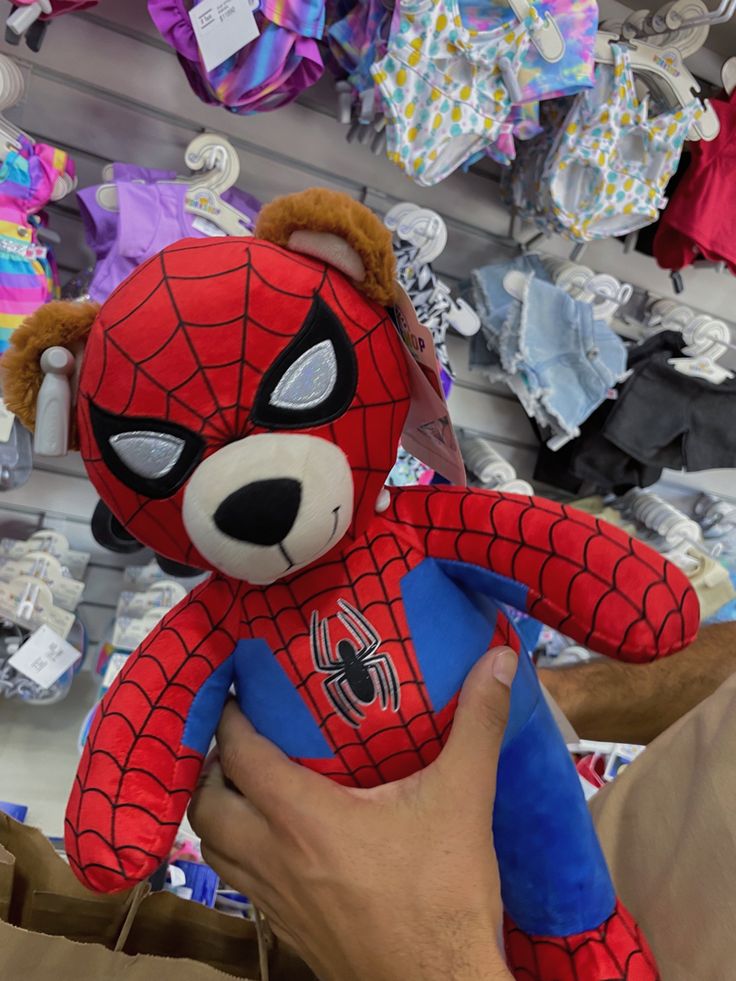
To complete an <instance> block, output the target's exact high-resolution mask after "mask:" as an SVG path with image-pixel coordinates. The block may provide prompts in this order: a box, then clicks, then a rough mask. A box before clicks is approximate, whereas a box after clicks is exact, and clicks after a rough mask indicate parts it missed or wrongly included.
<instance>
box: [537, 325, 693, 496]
mask: <svg viewBox="0 0 736 981" xmlns="http://www.w3.org/2000/svg"><path fill="white" fill-rule="evenodd" d="M682 348H683V340H682V335H681V334H679V333H678V332H677V331H672V330H667V331H660V333H658V334H655V335H654V336H653V337H650V338H649V340H647V341H645V342H644V344H638V345H636V346H634V347H632V348H631V349H630V350H629V357H628V367H629V369H630V370H632V371H633V372H634V374H633V375H632V376H631V378H629V379H628V380H627V381H625V382H624V383H623V384H622V385H620V386H619V387H618V389H617V393H618V398H617V399H607V400H606V401H605V402H604V403H603V404H602V405H600V406H599V407H598V408H597V409H596V410H595V412H594V413H593V414H592V415H591V416H590V417H589V418H588V419H587V420H586V421H585V422H584V423H583V425H582V426H581V427H580V436H579V437H578V438H577V439H574V440H571V441H570V442H569V443H567V444H566V445H565V446H563V447H562V449H560V450H558V451H557V452H552V450H550V449H549V448H548V447H547V446H541V447H540V450H539V454H538V456H537V464H536V467H535V470H534V480H537V481H540V482H542V483H545V484H550V485H551V486H553V487H559V488H561V489H562V490H566V491H569V492H570V493H573V494H576V493H578V492H579V491H580V490H581V488H582V487H583V484H584V483H586V482H589V483H591V484H592V485H593V486H594V487H595V488H596V490H599V491H602V492H606V493H608V492H613V493H615V494H623V493H625V492H626V491H627V490H630V489H631V488H632V487H649V486H651V485H652V484H655V483H656V482H657V481H658V480H659V478H660V477H661V475H662V467H663V464H661V463H659V462H657V461H651V460H648V459H646V458H641V457H639V456H637V455H632V454H631V453H630V452H628V451H627V450H626V449H624V448H622V447H621V446H619V445H617V443H614V442H612V441H611V440H609V438H608V426H609V423H610V421H611V419H612V418H614V417H615V415H616V413H617V412H618V410H619V406H620V403H621V401H622V400H623V396H624V393H625V392H626V391H627V390H628V387H629V386H630V385H631V383H632V382H633V381H634V380H635V378H636V377H637V375H638V373H639V372H640V371H643V370H644V368H645V367H646V365H648V364H649V363H650V361H651V360H652V359H653V358H660V359H661V360H662V361H663V362H664V363H666V361H667V358H671V357H676V356H677V355H679V354H680V353H681V352H682ZM667 370H668V371H669V372H670V373H671V374H672V375H674V378H675V384H677V381H678V379H680V378H683V377H684V376H682V375H678V374H676V372H675V371H674V369H673V368H667ZM643 390H644V389H640V391H643ZM655 397H656V396H655ZM656 411H658V412H660V413H663V406H662V405H661V404H660V403H659V402H658V404H657V409H656ZM630 418H631V417H630V416H628V413H625V414H624V415H623V416H622V422H623V423H624V427H623V429H621V430H619V429H618V427H617V432H619V431H620V432H622V433H623V439H624V441H626V432H627V430H628V426H629V420H630ZM640 425H641V424H640Z"/></svg>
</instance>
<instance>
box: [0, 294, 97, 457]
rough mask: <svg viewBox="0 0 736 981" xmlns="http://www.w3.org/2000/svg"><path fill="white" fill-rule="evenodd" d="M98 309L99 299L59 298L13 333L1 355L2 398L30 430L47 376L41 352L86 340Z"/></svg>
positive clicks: (74, 345)
mask: <svg viewBox="0 0 736 981" xmlns="http://www.w3.org/2000/svg"><path fill="white" fill-rule="evenodd" d="M99 309H100V308H99V305H98V304H97V303H72V302H62V301H58V300H57V301H54V302H52V303H47V304H46V305H45V306H42V307H39V309H38V310H37V311H36V312H35V313H34V314H33V315H32V316H31V317H28V319H27V320H25V321H24V322H23V323H22V324H21V325H20V327H18V328H17V330H14V331H13V333H12V334H11V337H10V347H9V348H8V350H7V351H6V352H5V354H3V356H2V359H0V380H1V381H2V390H3V400H4V402H5V404H6V405H7V407H8V408H9V409H10V411H11V412H14V413H15V414H16V415H17V416H18V418H19V419H20V421H21V422H22V423H23V425H24V426H25V427H26V428H27V429H30V430H31V432H33V428H34V426H35V424H36V401H37V399H38V393H39V391H40V389H41V383H42V382H43V378H44V375H43V371H41V355H42V354H43V352H44V351H45V350H46V349H47V348H49V347H55V346H57V345H58V346H59V347H66V348H69V349H70V350H72V351H73V350H74V348H75V347H77V346H78V345H79V344H80V343H83V342H84V341H85V339H86V337H87V335H88V334H89V332H90V329H91V328H92V324H93V323H94V321H95V318H96V317H97V314H98V312H99ZM72 449H76V447H75V446H72Z"/></svg>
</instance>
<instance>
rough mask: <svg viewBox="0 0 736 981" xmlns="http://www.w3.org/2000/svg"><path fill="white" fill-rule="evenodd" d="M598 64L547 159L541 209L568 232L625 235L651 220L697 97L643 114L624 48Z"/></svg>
mask: <svg viewBox="0 0 736 981" xmlns="http://www.w3.org/2000/svg"><path fill="white" fill-rule="evenodd" d="M611 47H612V49H613V51H614V55H615V63H614V65H613V66H609V65H599V66H598V68H597V72H596V85H595V88H594V89H593V90H592V91H591V92H586V93H584V94H583V95H580V96H578V97H577V100H576V102H575V105H574V107H573V109H572V111H571V112H570V115H569V116H568V118H567V120H566V123H565V126H564V127H563V129H562V131H561V134H560V137H559V139H558V141H557V144H556V146H555V148H554V149H553V151H552V153H551V154H550V156H549V157H548V159H547V164H546V168H545V180H544V181H543V183H546V185H547V187H548V201H547V209H546V210H547V211H548V213H550V212H551V214H552V215H553V216H554V219H555V221H556V222H557V223H558V224H559V225H560V226H561V227H562V229H564V230H566V231H567V232H568V233H569V234H570V235H571V236H572V237H573V238H575V239H578V240H579V241H589V240H591V239H595V238H608V237H610V236H612V235H625V234H627V233H628V232H632V231H635V230H636V229H638V228H642V227H644V226H645V225H648V224H650V223H651V222H653V221H656V219H657V217H658V214H659V210H660V209H661V208H663V207H664V206H665V204H666V199H665V197H664V190H665V188H666V186H667V183H668V182H669V179H670V177H671V176H672V174H673V172H674V170H675V168H676V167H677V163H678V161H679V159H680V154H681V152H682V146H683V143H684V141H685V139H686V137H687V132H688V130H689V128H690V126H691V124H692V122H693V121H694V120H695V119H696V118H697V116H698V114H699V112H700V111H701V110H700V103H699V102H698V101H697V100H693V102H692V103H691V104H690V105H688V106H686V107H685V108H679V109H676V110H674V109H673V110H670V111H668V112H663V113H661V114H660V115H658V116H654V117H651V118H650V117H649V102H648V99H644V100H643V101H642V102H639V99H638V97H637V94H636V89H635V87H634V78H633V74H632V71H631V67H630V65H629V59H628V54H627V52H626V49H625V48H622V47H619V46H617V45H612V46H611Z"/></svg>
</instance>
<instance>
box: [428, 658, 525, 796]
mask: <svg viewBox="0 0 736 981" xmlns="http://www.w3.org/2000/svg"><path fill="white" fill-rule="evenodd" d="M517 665H518V656H517V655H516V653H515V652H514V651H512V650H511V648H510V647H496V648H493V649H492V650H490V651H488V653H487V654H485V655H484V656H483V657H482V658H481V659H480V661H478V663H477V664H476V665H475V666H474V667H473V669H472V671H471V672H470V674H469V675H468V677H467V678H466V680H465V684H464V685H463V688H462V691H461V692H460V698H459V700H458V705H457V710H456V712H455V718H454V720H453V723H452V729H451V731H450V735H449V738H448V740H447V743H446V745H445V748H444V749H443V750H442V753H441V754H440V755H439V757H438V758H437V759H436V760H435V761H434V763H432V764H431V765H430V766H429V767H428V768H427V769H426V770H425V771H424V774H425V776H426V778H428V779H429V782H430V786H432V788H433V790H434V789H436V790H437V792H438V793H439V794H441V798H442V799H446V800H454V801H455V802H456V803H457V801H459V800H465V801H468V800H469V795H471V796H472V799H474V800H477V801H478V802H479V803H480V804H481V805H482V807H483V810H484V813H485V814H487V810H488V802H489V800H491V801H492V800H493V797H494V795H495V792H496V771H497V769H498V756H499V753H500V751H501V742H502V740H503V735H504V731H505V729H506V722H507V721H508V716H509V705H510V702H511V683H512V681H513V680H514V676H515V674H516V668H517Z"/></svg>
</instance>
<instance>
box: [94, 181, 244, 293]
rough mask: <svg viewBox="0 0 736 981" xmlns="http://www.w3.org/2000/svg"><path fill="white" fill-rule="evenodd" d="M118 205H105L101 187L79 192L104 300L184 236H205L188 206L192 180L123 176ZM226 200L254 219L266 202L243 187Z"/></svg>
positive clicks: (96, 283)
mask: <svg viewBox="0 0 736 981" xmlns="http://www.w3.org/2000/svg"><path fill="white" fill-rule="evenodd" d="M117 188H118V211H117V212H113V211H107V210H106V209H105V208H102V207H100V205H99V204H98V203H97V198H96V192H97V188H96V187H88V188H85V189H84V190H83V191H80V192H79V193H78V197H79V200H80V210H81V212H82V219H83V222H84V229H85V236H86V238H87V242H88V244H89V246H90V248H92V250H93V251H94V252H95V254H96V256H97V266H96V268H95V272H94V276H93V278H92V282H91V284H90V288H89V294H90V297H91V298H92V299H93V300H96V301H97V302H100V303H101V302H104V300H106V299H107V297H108V296H109V295H110V293H112V291H113V290H114V289H115V288H116V287H117V286H119V284H120V283H122V281H123V280H124V279H125V278H126V277H127V276H129V275H130V273H131V272H132V271H133V270H134V269H135V268H136V267H137V266H139V265H140V264H141V263H142V262H145V260H146V259H149V258H150V257H151V256H153V255H156V253H157V252H160V251H161V249H163V248H165V246H167V245H171V244H172V243H173V242H178V241H179V239H182V238H205V237H206V233H205V232H203V231H201V230H200V229H199V228H198V227H197V225H196V224H195V222H196V218H195V216H194V215H191V214H189V212H187V210H186V208H185V204H184V199H185V197H186V194H187V191H188V190H189V186H188V185H187V184H184V183H181V184H177V183H174V182H169V181H162V182H159V183H151V184H146V183H142V182H121V183H119V184H118V185H117ZM223 200H225V201H227V202H228V203H229V204H231V205H232V206H233V207H235V208H237V209H238V210H239V211H242V213H243V214H244V215H247V216H248V217H249V218H250V219H251V221H252V222H253V224H255V218H256V215H257V214H258V211H259V210H260V207H261V205H260V202H259V201H258V200H257V199H256V198H254V197H253V196H252V195H250V194H248V193H247V192H245V191H241V190H239V189H238V188H231V189H230V190H229V191H226V192H225V193H224V194H223Z"/></svg>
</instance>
